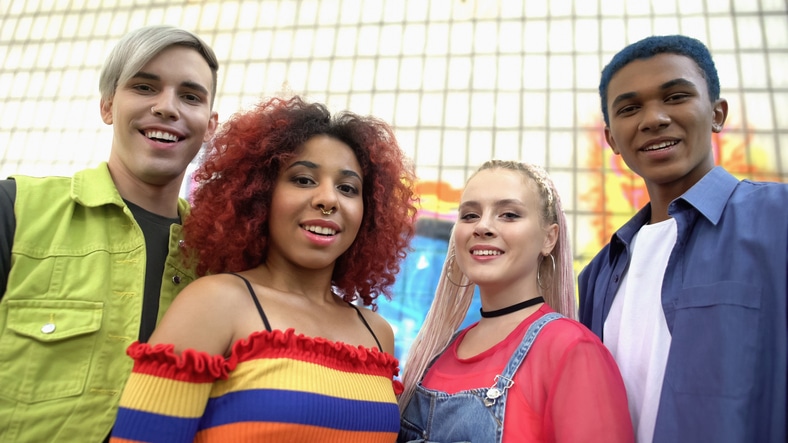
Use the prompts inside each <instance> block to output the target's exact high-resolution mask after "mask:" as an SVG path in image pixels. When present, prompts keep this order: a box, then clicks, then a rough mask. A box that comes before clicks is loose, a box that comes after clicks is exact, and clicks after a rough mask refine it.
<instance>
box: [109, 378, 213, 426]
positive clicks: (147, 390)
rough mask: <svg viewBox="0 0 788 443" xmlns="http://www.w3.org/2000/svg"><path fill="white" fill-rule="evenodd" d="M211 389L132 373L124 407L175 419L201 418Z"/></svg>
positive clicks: (199, 384)
mask: <svg viewBox="0 0 788 443" xmlns="http://www.w3.org/2000/svg"><path fill="white" fill-rule="evenodd" d="M211 386H212V384H211V383H189V382H184V381H177V380H172V379H168V378H160V377H155V376H153V375H148V374H139V373H136V372H132V374H131V376H130V377H129V380H128V382H127V383H126V389H125V390H124V391H123V395H122V396H121V398H120V406H121V407H124V408H128V409H135V410H138V411H145V412H152V413H154V414H162V415H169V416H173V417H181V418H195V417H201V416H202V414H203V411H204V410H205V405H206V403H207V402H208V395H209V393H210V391H211Z"/></svg>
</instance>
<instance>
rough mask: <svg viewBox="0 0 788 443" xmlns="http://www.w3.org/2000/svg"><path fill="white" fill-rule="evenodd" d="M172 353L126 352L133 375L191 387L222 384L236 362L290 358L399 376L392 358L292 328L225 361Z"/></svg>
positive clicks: (245, 345)
mask: <svg viewBox="0 0 788 443" xmlns="http://www.w3.org/2000/svg"><path fill="white" fill-rule="evenodd" d="M174 349H175V346H174V345H172V344H157V345H154V346H151V345H149V344H147V343H139V342H134V343H132V344H131V345H130V346H129V348H128V349H127V351H126V353H127V354H128V355H129V356H130V357H131V358H133V359H134V372H136V373H143V374H150V375H155V376H157V377H166V378H169V379H173V380H181V381H188V382H192V383H204V382H213V381H215V380H217V379H226V378H227V377H228V375H229V373H230V372H231V371H233V370H234V369H235V368H236V366H238V363H241V362H244V361H249V360H255V359H258V358H292V359H297V360H302V361H308V362H310V363H316V364H319V365H321V366H326V367H330V368H333V369H337V370H343V371H350V372H361V373H367V374H373V375H379V376H384V377H392V378H393V377H395V376H397V375H399V367H398V366H399V362H398V361H397V359H396V358H395V357H394V356H392V355H390V354H387V353H385V352H380V351H379V350H377V349H368V348H365V347H363V346H352V345H348V344H345V343H341V342H334V341H330V340H326V339H324V338H320V337H317V338H313V337H308V336H305V335H303V334H296V333H295V330H294V329H292V328H291V329H288V330H286V331H279V330H276V331H272V332H268V331H259V332H254V333H252V334H250V335H249V337H247V338H246V339H245V340H239V341H237V342H235V344H233V348H232V353H231V355H230V357H229V358H227V359H225V358H224V356H222V355H210V354H208V353H207V352H202V351H196V350H194V349H187V350H185V351H183V352H182V353H181V354H176V353H175V350H174ZM393 383H394V389H395V391H396V389H397V383H399V382H398V381H396V380H393ZM400 385H401V383H400ZM400 389H401V387H400Z"/></svg>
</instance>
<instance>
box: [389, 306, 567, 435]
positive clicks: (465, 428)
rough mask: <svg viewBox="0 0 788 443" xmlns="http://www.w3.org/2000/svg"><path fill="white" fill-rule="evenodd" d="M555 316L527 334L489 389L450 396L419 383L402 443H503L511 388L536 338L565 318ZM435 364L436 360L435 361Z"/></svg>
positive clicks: (405, 419) (548, 316)
mask: <svg viewBox="0 0 788 443" xmlns="http://www.w3.org/2000/svg"><path fill="white" fill-rule="evenodd" d="M561 317H562V316H561V314H559V313H557V312H551V313H549V314H546V315H544V316H542V317H541V318H539V319H538V320H537V321H535V322H534V323H533V324H532V325H531V326H529V327H528V330H527V331H526V332H525V336H524V337H523V340H522V342H520V346H519V347H518V348H517V350H516V351H515V352H514V354H512V357H511V358H510V359H509V362H508V363H507V364H506V368H505V369H504V371H503V373H502V374H499V375H497V376H495V383H494V384H493V385H492V386H491V387H489V388H477V389H471V390H467V391H460V392H458V393H456V394H447V393H445V392H441V391H434V390H431V389H427V388H425V387H423V386H422V385H421V383H419V384H418V385H416V391H415V392H414V394H413V398H411V400H410V402H409V403H408V406H407V407H406V408H405V411H404V412H403V414H402V421H401V427H400V431H399V437H398V439H397V441H398V442H400V443H467V442H473V443H485V442H497V443H500V442H501V439H502V438H503V417H504V413H505V409H506V396H507V393H508V388H510V387H511V386H512V385H513V384H514V382H513V381H512V380H513V378H514V374H515V373H516V372H517V369H518V368H519V367H520V365H521V364H522V362H523V360H524V359H525V356H526V354H528V351H529V350H530V349H531V345H532V344H533V343H534V340H536V336H537V335H538V334H539V332H540V331H541V330H542V328H543V327H544V326H545V325H546V324H547V323H549V322H551V321H553V320H555V319H558V318H561ZM433 362H434V360H433Z"/></svg>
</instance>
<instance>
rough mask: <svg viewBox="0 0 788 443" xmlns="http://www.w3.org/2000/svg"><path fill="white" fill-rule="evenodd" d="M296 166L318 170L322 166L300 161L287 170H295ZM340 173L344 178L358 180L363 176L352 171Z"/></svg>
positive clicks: (345, 170) (347, 170)
mask: <svg viewBox="0 0 788 443" xmlns="http://www.w3.org/2000/svg"><path fill="white" fill-rule="evenodd" d="M296 166H304V167H306V168H309V169H318V168H320V165H318V164H317V163H315V162H311V161H309V160H299V161H297V162H293V164H292V165H290V166H288V168H287V169H292V168H294V167H296ZM340 173H341V174H342V175H343V176H345V177H356V178H357V179H359V180H361V176H360V175H358V173H357V172H356V171H353V170H350V169H343V170H342V171H340ZM362 181H363V180H362Z"/></svg>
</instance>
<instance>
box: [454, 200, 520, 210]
mask: <svg viewBox="0 0 788 443" xmlns="http://www.w3.org/2000/svg"><path fill="white" fill-rule="evenodd" d="M509 205H518V206H525V204H524V203H523V202H522V201H520V200H518V199H516V198H505V199H503V200H497V201H495V202H494V203H493V206H495V207H500V206H509ZM466 206H481V204H480V203H479V202H477V201H475V200H470V201H467V202H464V203H462V204H460V208H459V209H462V208H464V207H466Z"/></svg>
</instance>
